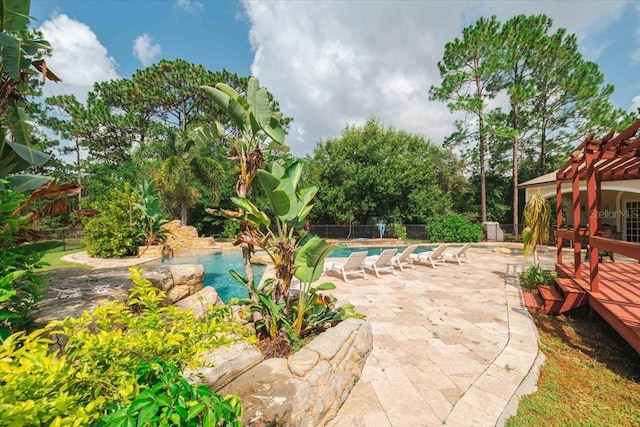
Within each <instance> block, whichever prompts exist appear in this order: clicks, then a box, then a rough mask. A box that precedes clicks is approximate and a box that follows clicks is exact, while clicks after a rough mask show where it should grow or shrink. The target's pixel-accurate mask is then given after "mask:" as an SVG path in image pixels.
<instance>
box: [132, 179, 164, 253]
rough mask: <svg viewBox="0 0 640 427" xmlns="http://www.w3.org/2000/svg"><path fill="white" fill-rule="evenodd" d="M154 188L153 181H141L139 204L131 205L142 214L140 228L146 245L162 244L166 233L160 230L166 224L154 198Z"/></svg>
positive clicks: (157, 200) (157, 201)
mask: <svg viewBox="0 0 640 427" xmlns="http://www.w3.org/2000/svg"><path fill="white" fill-rule="evenodd" d="M156 192H157V190H156V186H155V183H154V182H153V181H151V182H148V181H147V180H143V181H142V183H141V184H140V186H139V187H138V191H137V195H138V198H139V199H140V202H139V203H138V202H136V203H134V204H133V206H134V207H136V208H137V209H138V210H139V211H140V212H141V214H142V217H141V219H140V220H141V222H142V225H141V228H142V233H143V234H144V238H145V242H146V244H147V245H157V244H161V243H164V242H165V240H166V239H167V232H166V230H165V229H163V228H162V225H163V224H166V223H167V220H166V219H165V218H164V213H163V212H162V209H161V207H160V199H158V198H157V197H156Z"/></svg>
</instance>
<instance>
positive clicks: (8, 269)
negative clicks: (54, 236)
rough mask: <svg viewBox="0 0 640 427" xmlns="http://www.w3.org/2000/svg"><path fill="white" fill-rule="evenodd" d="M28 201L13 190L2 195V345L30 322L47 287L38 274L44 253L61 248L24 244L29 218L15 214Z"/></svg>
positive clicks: (0, 316)
mask: <svg viewBox="0 0 640 427" xmlns="http://www.w3.org/2000/svg"><path fill="white" fill-rule="evenodd" d="M0 182H2V180H0ZM5 182H6V181H5ZM26 201H27V196H26V195H23V194H20V193H16V192H15V191H12V190H10V189H5V190H2V191H0V341H1V340H2V339H4V338H6V337H7V336H8V335H10V334H11V332H12V331H15V330H16V328H22V327H24V326H25V325H26V324H28V323H29V322H30V320H29V317H28V314H29V313H30V312H31V311H32V310H34V309H35V308H36V306H37V303H38V302H39V301H40V299H41V298H42V289H43V287H44V283H43V280H42V277H41V276H39V275H37V274H35V270H36V269H37V268H39V267H41V266H42V265H43V264H42V263H41V262H40V259H41V258H42V255H43V254H44V252H45V251H47V250H48V249H52V248H54V247H56V246H58V245H59V244H58V243H57V242H46V243H30V244H23V240H24V237H23V235H24V234H25V233H28V232H29V229H30V228H29V226H28V224H29V221H30V217H29V216H27V215H19V214H16V212H19V211H20V207H21V206H23V205H24V203H25V202H26Z"/></svg>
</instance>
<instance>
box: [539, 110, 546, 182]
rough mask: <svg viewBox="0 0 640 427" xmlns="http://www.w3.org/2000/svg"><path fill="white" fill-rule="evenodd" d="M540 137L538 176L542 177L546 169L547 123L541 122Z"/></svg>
mask: <svg viewBox="0 0 640 427" xmlns="http://www.w3.org/2000/svg"><path fill="white" fill-rule="evenodd" d="M541 132H542V136H541V138H540V175H544V173H545V170H546V169H547V123H546V121H543V122H542V129H541Z"/></svg>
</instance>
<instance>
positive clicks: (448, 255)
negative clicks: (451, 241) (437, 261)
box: [442, 243, 471, 265]
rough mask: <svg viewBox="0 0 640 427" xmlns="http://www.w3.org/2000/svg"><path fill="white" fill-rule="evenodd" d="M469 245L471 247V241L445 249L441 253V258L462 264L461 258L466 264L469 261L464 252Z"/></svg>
mask: <svg viewBox="0 0 640 427" xmlns="http://www.w3.org/2000/svg"><path fill="white" fill-rule="evenodd" d="M470 247H471V243H465V244H464V246H461V247H459V248H455V250H454V249H452V250H450V251H445V252H444V253H443V254H442V255H443V259H444V260H445V261H448V260H453V261H457V262H458V264H459V265H462V260H464V261H465V262H466V263H467V264H468V263H469V262H470V261H469V257H468V256H467V254H466V252H467V249H469V248H470Z"/></svg>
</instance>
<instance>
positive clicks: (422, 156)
mask: <svg viewBox="0 0 640 427" xmlns="http://www.w3.org/2000/svg"><path fill="white" fill-rule="evenodd" d="M309 169H310V174H311V176H310V177H309V181H310V183H311V184H314V185H317V186H318V187H319V188H320V191H319V192H318V195H317V197H316V201H315V202H316V206H315V211H316V212H315V213H314V214H313V216H314V218H315V219H317V220H320V221H325V222H327V223H332V222H340V223H354V222H355V223H359V224H365V223H366V222H367V220H368V219H370V218H371V217H377V218H384V219H387V220H391V221H398V222H405V223H424V222H429V221H430V220H432V219H434V218H437V217H441V216H443V215H447V214H449V213H451V212H452V211H453V207H454V204H455V202H456V201H457V200H458V199H462V197H461V195H462V191H464V190H465V189H466V180H465V179H464V177H463V176H462V174H461V173H460V170H461V167H460V161H459V160H458V159H457V158H456V157H455V156H454V155H453V154H452V153H451V152H450V151H449V150H447V149H443V148H441V147H438V146H437V145H435V144H432V143H431V142H429V141H427V140H425V139H424V138H423V137H422V136H420V135H412V134H408V133H406V132H404V131H399V130H395V129H394V128H392V127H388V128H385V127H383V126H382V125H381V124H380V123H379V122H378V121H377V120H375V119H369V120H367V122H366V123H365V124H364V125H362V126H347V127H345V129H344V130H343V131H342V136H341V137H340V138H331V139H327V140H326V141H323V142H321V143H319V144H318V145H317V146H316V148H315V150H314V157H313V159H312V160H311V161H310V165H309Z"/></svg>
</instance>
